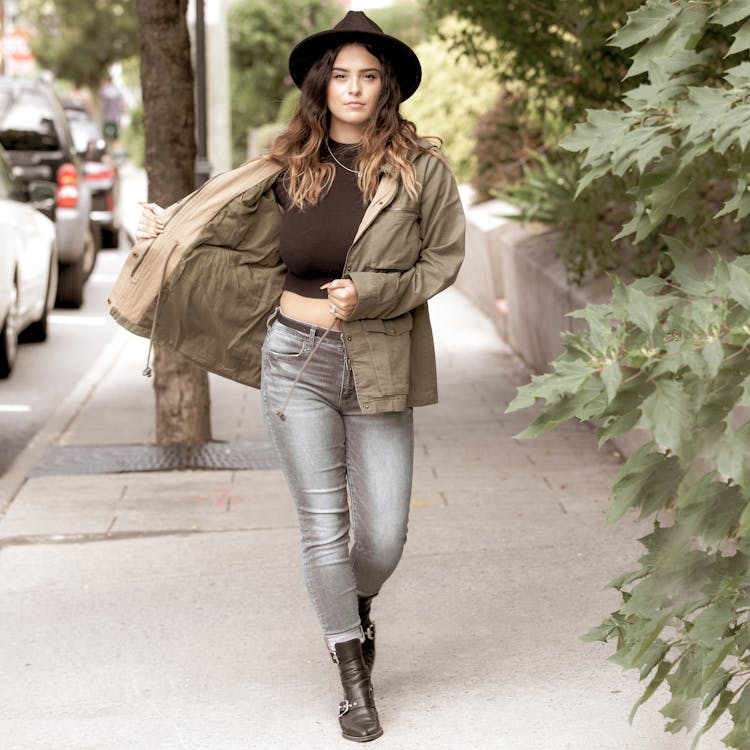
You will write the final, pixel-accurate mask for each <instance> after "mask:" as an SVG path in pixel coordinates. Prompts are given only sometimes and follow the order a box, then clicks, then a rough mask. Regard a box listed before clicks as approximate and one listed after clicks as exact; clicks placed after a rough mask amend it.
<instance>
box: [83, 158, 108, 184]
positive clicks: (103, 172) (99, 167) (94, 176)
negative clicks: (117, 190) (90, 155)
mask: <svg viewBox="0 0 750 750" xmlns="http://www.w3.org/2000/svg"><path fill="white" fill-rule="evenodd" d="M83 171H84V172H85V173H86V179H87V180H114V178H115V170H114V168H113V167H111V166H109V165H108V164H100V163H98V162H88V163H87V164H86V165H85V167H84V170H83Z"/></svg>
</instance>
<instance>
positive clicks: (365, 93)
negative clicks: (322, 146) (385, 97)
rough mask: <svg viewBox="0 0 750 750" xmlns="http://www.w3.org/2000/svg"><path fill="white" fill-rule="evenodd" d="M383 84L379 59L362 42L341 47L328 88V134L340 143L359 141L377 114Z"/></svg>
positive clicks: (334, 62)
mask: <svg viewBox="0 0 750 750" xmlns="http://www.w3.org/2000/svg"><path fill="white" fill-rule="evenodd" d="M382 85H383V81H382V76H381V70H380V62H379V60H378V58H377V57H375V56H374V55H371V54H370V53H369V52H368V51H367V50H366V49H365V48H364V47H363V46H362V45H360V44H347V45H346V46H345V47H342V48H341V50H340V51H339V53H338V55H336V59H335V60H334V61H333V70H332V71H331V79H330V80H329V81H328V87H327V89H326V105H327V106H328V111H329V112H330V114H331V119H330V128H329V133H330V136H331V138H332V139H333V140H334V141H338V142H339V143H357V142H358V141H360V140H361V139H362V132H363V131H364V129H365V127H366V126H367V123H368V122H369V121H370V119H371V118H372V116H373V115H374V114H375V106H376V104H377V101H378V96H379V95H380V89H381V87H382Z"/></svg>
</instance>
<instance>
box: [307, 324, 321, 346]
mask: <svg viewBox="0 0 750 750" xmlns="http://www.w3.org/2000/svg"><path fill="white" fill-rule="evenodd" d="M317 332H318V329H317V328H316V327H315V326H314V325H311V326H310V332H309V333H308V334H307V344H306V345H305V348H306V349H307V351H308V352H309V351H311V350H312V349H313V347H314V346H315V334H316V333H317Z"/></svg>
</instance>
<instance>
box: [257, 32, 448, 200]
mask: <svg viewBox="0 0 750 750" xmlns="http://www.w3.org/2000/svg"><path fill="white" fill-rule="evenodd" d="M355 43H356V44H361V45H362V46H363V47H365V49H367V51H368V52H369V53H370V54H371V55H374V56H375V57H377V59H378V61H379V62H380V65H381V79H382V86H381V89H380V95H379V97H378V101H377V103H376V105H375V114H374V116H373V118H372V119H371V120H370V122H369V123H368V124H367V126H366V127H365V129H364V132H363V134H362V141H361V142H360V144H359V153H358V156H359V176H358V177H357V181H358V183H359V189H360V190H361V192H362V196H363V198H364V201H365V203H369V202H370V201H371V200H372V198H373V196H374V195H375V191H376V190H377V188H378V181H379V179H380V174H381V173H382V172H385V173H388V174H390V175H392V176H393V177H395V178H396V179H397V180H399V181H400V182H401V184H402V185H403V187H404V190H405V191H406V192H407V194H408V195H409V196H411V197H412V198H417V195H418V185H417V177H416V171H415V169H414V164H413V162H412V159H413V157H414V153H415V152H417V153H418V152H425V153H430V154H432V155H434V156H436V157H437V158H439V159H442V158H443V157H442V156H441V155H440V153H439V152H438V151H436V150H434V149H432V148H430V147H429V146H425V145H423V144H422V143H421V142H420V138H419V136H418V135H417V129H416V126H415V125H414V123H413V122H410V121H409V120H407V119H405V118H404V117H402V116H401V114H400V112H399V104H400V102H401V89H400V87H399V85H398V80H397V79H396V74H395V72H394V70H393V66H392V64H391V63H390V61H389V60H388V59H387V58H386V57H385V56H384V55H383V53H382V52H381V51H380V50H379V49H378V48H377V47H375V46H372V45H369V44H362V42H353V41H352V42H343V43H342V44H341V45H340V46H338V47H337V48H335V49H331V50H328V51H327V52H326V53H325V54H324V55H323V56H322V57H321V58H320V59H319V60H318V61H317V62H316V63H315V64H314V65H313V66H312V67H311V68H310V70H309V72H308V74H307V75H306V76H305V80H304V82H303V84H302V87H301V88H302V96H301V97H300V101H299V104H298V106H297V111H296V112H295V114H294V117H293V118H292V121H291V122H290V123H289V126H288V127H287V128H286V130H285V131H284V132H283V133H281V135H279V136H278V137H277V138H276V139H275V140H274V142H273V145H272V147H271V149H270V151H269V152H268V153H267V154H265V155H264V157H265V158H267V159H275V160H277V161H279V162H280V163H281V164H282V165H283V166H284V167H285V168H286V176H285V183H286V187H287V191H288V193H289V197H290V198H291V201H292V205H293V206H294V207H295V208H298V209H303V208H304V207H305V206H311V205H313V206H314V205H316V204H317V203H318V201H319V200H320V198H321V197H322V196H323V195H325V193H326V192H327V191H328V190H329V188H330V187H331V184H332V183H333V178H334V176H335V174H336V169H335V167H334V165H333V164H331V163H330V162H322V161H321V160H320V149H321V145H322V144H323V142H324V141H325V139H326V138H327V136H328V125H329V119H330V118H329V113H328V107H327V106H326V92H327V87H328V82H329V80H330V78H331V74H332V71H333V63H334V61H335V60H336V57H337V55H338V53H339V51H340V50H341V48H342V47H345V46H346V45H347V44H355ZM433 140H436V141H438V142H440V139H437V138H434V139H433ZM410 157H411V158H410Z"/></svg>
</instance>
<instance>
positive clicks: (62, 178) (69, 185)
mask: <svg viewBox="0 0 750 750" xmlns="http://www.w3.org/2000/svg"><path fill="white" fill-rule="evenodd" d="M77 205H78V171H77V170H76V168H75V166H74V165H73V164H63V165H62V166H61V167H60V168H59V169H58V170H57V206H58V208H75V207H76V206H77Z"/></svg>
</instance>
